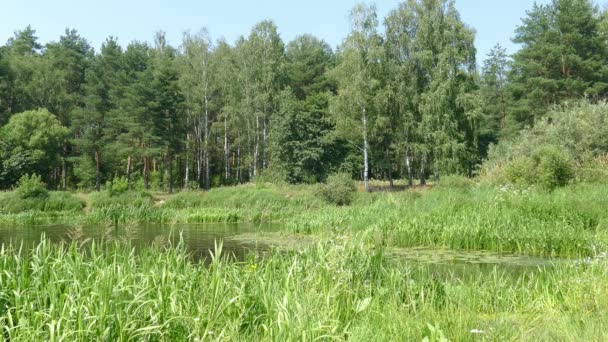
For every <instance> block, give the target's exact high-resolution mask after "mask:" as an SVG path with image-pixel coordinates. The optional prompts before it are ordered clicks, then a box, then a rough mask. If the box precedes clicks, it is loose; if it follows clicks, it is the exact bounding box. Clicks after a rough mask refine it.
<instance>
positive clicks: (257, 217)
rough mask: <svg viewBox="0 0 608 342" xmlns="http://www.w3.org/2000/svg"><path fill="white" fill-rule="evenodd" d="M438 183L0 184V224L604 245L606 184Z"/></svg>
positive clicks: (564, 250) (562, 249)
mask: <svg viewBox="0 0 608 342" xmlns="http://www.w3.org/2000/svg"><path fill="white" fill-rule="evenodd" d="M441 184H442V185H440V186H436V187H434V188H432V189H425V190H419V189H418V190H416V191H402V192H389V193H386V192H375V193H369V194H368V193H357V194H356V196H355V197H354V201H353V203H352V204H351V205H350V206H343V207H339V206H335V205H331V204H328V203H326V202H324V201H323V200H322V199H321V198H320V196H318V187H316V186H290V187H288V186H254V185H245V186H239V187H231V188H219V189H214V190H211V191H209V192H181V193H177V194H175V195H171V196H168V195H154V196H153V195H151V194H148V193H136V192H132V193H124V194H119V195H114V196H110V195H109V194H108V193H107V192H102V193H94V194H90V195H88V196H87V197H85V199H86V202H87V203H88V206H87V207H86V208H85V209H84V210H81V209H80V208H81V207H82V205H83V200H81V199H76V197H75V196H69V194H66V193H53V192H51V196H50V198H51V199H53V198H55V197H58V196H69V198H71V199H73V200H74V201H76V202H75V203H76V204H77V206H76V205H74V206H73V207H70V206H61V205H57V206H51V205H46V204H45V205H44V208H45V210H38V209H36V207H33V208H30V209H28V210H24V211H19V210H9V209H7V208H9V207H8V206H7V204H6V203H8V202H10V201H6V200H3V199H2V198H5V199H6V198H10V196H11V193H2V194H0V224H22V225H37V224H49V223H65V222H70V223H75V224H77V223H78V224H96V223H107V222H110V223H114V224H123V223H135V222H152V223H211V222H256V223H258V222H278V223H279V226H282V227H283V230H284V231H285V232H287V233H289V232H291V233H298V234H313V235H314V234H320V233H325V232H340V233H342V234H348V235H352V234H354V233H359V232H361V233H362V234H361V236H362V237H363V238H364V239H365V241H366V242H369V243H372V244H377V245H383V246H388V247H415V246H427V247H447V248H453V249H467V250H480V249H483V250H491V251H498V252H517V253H527V254H535V255H545V256H566V257H572V256H574V257H578V256H589V255H592V253H593V251H594V250H606V249H608V213H607V212H606V210H605V208H607V207H608V185H602V184H593V185H585V184H578V185H572V186H568V187H565V188H561V189H557V190H555V191H552V192H548V191H543V190H541V189H518V188H512V187H503V188H496V187H487V186H480V185H477V184H475V183H472V182H470V181H463V180H461V179H451V178H447V179H445V180H444V182H443V183H441ZM81 197H82V196H81ZM66 198H68V197H66ZM60 203H62V202H60ZM51 208H53V210H50V209H51ZM47 209H48V210H47Z"/></svg>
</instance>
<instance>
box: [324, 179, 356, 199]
mask: <svg viewBox="0 0 608 342" xmlns="http://www.w3.org/2000/svg"><path fill="white" fill-rule="evenodd" d="M356 190H357V187H356V186H355V182H354V181H353V179H352V178H351V175H350V174H348V173H337V174H332V175H330V176H329V177H327V181H326V182H325V184H323V185H322V186H321V187H320V193H321V196H323V198H324V199H325V200H326V201H327V202H329V203H332V204H336V205H349V204H351V202H352V201H353V197H354V194H355V191H356Z"/></svg>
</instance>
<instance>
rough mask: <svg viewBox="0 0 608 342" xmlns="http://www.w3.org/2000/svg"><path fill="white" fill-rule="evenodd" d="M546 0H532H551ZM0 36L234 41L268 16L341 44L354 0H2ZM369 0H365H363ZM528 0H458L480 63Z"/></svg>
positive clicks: (506, 41)
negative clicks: (70, 33) (72, 32)
mask: <svg viewBox="0 0 608 342" xmlns="http://www.w3.org/2000/svg"><path fill="white" fill-rule="evenodd" d="M549 1H550V0H536V2H538V3H548V2H549ZM0 2H2V5H1V6H0V11H1V12H0V43H2V44H4V43H5V42H6V41H7V40H8V39H9V38H10V37H11V36H13V32H14V31H16V30H20V29H23V28H24V27H26V26H27V25H32V27H33V28H34V29H35V30H36V31H37V35H38V37H39V39H40V41H41V42H42V43H47V42H49V41H53V40H57V39H58V38H59V36H60V35H61V34H62V33H63V32H64V30H65V28H68V27H69V28H75V29H77V30H78V32H79V33H80V35H81V36H83V37H85V38H86V39H87V40H88V41H89V42H90V43H91V45H92V46H93V47H94V48H95V49H96V50H98V49H99V47H100V46H101V43H102V42H103V41H104V40H105V39H106V38H107V37H108V36H114V37H117V38H118V40H119V42H120V43H121V44H123V45H126V44H128V43H129V42H131V41H133V40H139V41H152V39H153V37H154V33H155V32H157V31H159V30H163V31H165V32H166V34H167V39H168V41H169V43H170V44H172V45H174V46H179V45H180V42H181V38H182V35H183V33H184V32H185V31H191V32H197V31H199V30H200V29H201V28H202V27H206V28H207V29H208V31H209V33H210V34H211V36H212V38H214V39H217V38H220V37H223V38H225V39H226V40H227V41H228V42H234V41H235V40H236V39H237V38H238V37H239V36H241V35H247V34H248V32H249V31H250V30H251V27H252V26H253V25H254V24H255V23H257V22H259V21H261V20H264V19H272V20H273V21H274V22H275V23H276V24H277V26H278V28H279V32H280V34H281V37H282V38H283V40H284V41H285V42H288V41H290V40H291V39H293V38H295V37H296V36H297V35H299V34H304V33H310V34H313V35H315V36H317V37H319V38H322V39H324V40H325V41H326V42H328V43H329V44H330V45H331V46H332V47H336V46H338V45H339V44H340V43H341V42H342V40H343V39H344V38H345V37H346V35H347V34H348V31H349V29H350V25H349V22H348V13H349V11H350V9H351V8H352V7H353V6H354V5H355V4H356V3H358V2H360V1H358V0H298V1H295V0H171V1H167V0H165V1H162V0H146V1H144V0H0ZM399 2H400V1H398V0H376V1H375V4H376V6H377V9H378V15H379V17H380V18H384V17H385V16H386V15H387V14H388V13H389V12H390V10H392V9H394V8H396V7H397V4H398V3H399ZM368 3H369V1H368ZM533 4H534V1H533V0H456V7H457V8H458V10H459V12H460V14H461V17H462V19H463V21H464V22H465V23H466V24H467V25H469V26H470V27H472V28H474V29H475V31H476V32H477V35H476V47H477V50H478V58H477V59H478V62H479V63H481V62H482V61H483V60H484V59H485V56H486V55H487V53H488V52H489V51H490V49H491V48H492V47H493V46H494V45H496V44H497V43H500V44H501V45H502V46H503V47H505V48H507V51H508V52H509V53H513V52H515V51H517V46H516V45H515V44H513V43H512V42H511V38H512V37H513V33H514V31H515V28H516V27H517V26H518V25H519V24H520V23H521V18H523V17H524V16H525V14H526V11H527V10H529V9H531V8H532V6H533Z"/></svg>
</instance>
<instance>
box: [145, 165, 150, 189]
mask: <svg viewBox="0 0 608 342" xmlns="http://www.w3.org/2000/svg"><path fill="white" fill-rule="evenodd" d="M144 189H146V190H150V158H149V157H144Z"/></svg>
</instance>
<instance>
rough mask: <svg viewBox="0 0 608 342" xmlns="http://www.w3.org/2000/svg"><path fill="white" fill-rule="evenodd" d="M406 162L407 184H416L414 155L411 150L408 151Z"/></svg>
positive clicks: (409, 185) (411, 185)
mask: <svg viewBox="0 0 608 342" xmlns="http://www.w3.org/2000/svg"><path fill="white" fill-rule="evenodd" d="M406 153H407V155H406V156H405V164H406V165H407V185H408V187H410V188H411V187H413V186H414V172H413V170H412V157H411V156H410V152H409V150H408V151H407V152H406Z"/></svg>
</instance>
